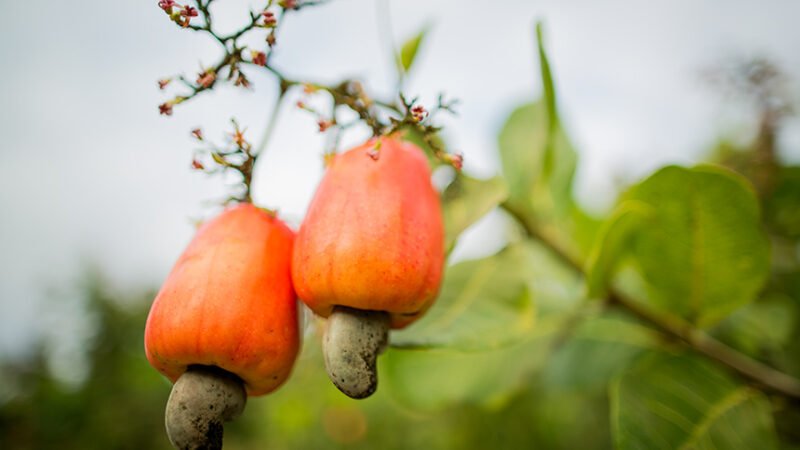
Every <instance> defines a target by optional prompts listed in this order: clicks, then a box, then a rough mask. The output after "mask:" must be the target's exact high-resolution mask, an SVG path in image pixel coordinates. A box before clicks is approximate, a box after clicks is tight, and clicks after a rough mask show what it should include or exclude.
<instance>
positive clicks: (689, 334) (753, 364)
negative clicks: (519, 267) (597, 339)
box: [500, 201, 800, 399]
mask: <svg viewBox="0 0 800 450" xmlns="http://www.w3.org/2000/svg"><path fill="white" fill-rule="evenodd" d="M500 206H501V207H502V208H503V209H504V210H505V211H506V212H508V213H509V214H510V215H511V216H512V217H513V218H514V219H516V221H517V222H518V223H519V224H520V225H521V226H522V227H523V228H524V229H525V232H526V233H527V234H528V235H529V236H531V237H533V238H534V239H536V240H538V241H540V242H541V243H543V244H544V245H546V246H547V247H549V248H550V250H551V251H552V252H553V253H554V254H555V255H556V256H557V257H558V258H559V259H560V260H561V261H562V262H564V263H565V264H566V265H567V266H569V267H570V268H572V269H573V270H575V271H576V272H578V273H580V274H581V275H584V276H585V275H586V270H585V269H584V267H583V264H582V263H581V261H580V259H579V258H577V257H576V256H575V255H572V254H571V253H569V252H567V251H566V250H565V249H563V248H562V247H561V246H560V245H559V244H557V243H556V242H555V240H554V239H552V238H550V237H548V236H546V235H544V234H543V233H542V232H541V230H540V229H539V228H538V227H537V226H536V224H535V223H534V222H533V221H532V220H530V219H528V218H527V217H526V216H525V215H524V214H523V213H522V211H521V210H520V208H519V207H518V206H517V205H515V204H514V203H511V202H508V201H506V202H503V203H502V204H501V205H500ZM607 301H608V303H609V304H611V305H617V306H619V307H621V308H622V309H625V310H626V311H628V312H629V313H631V314H633V315H634V316H636V317H638V318H639V319H642V320H643V321H645V322H647V323H649V324H651V325H653V326H655V327H656V328H658V329H659V330H661V331H663V332H665V333H666V334H668V335H669V336H671V337H673V338H675V339H677V340H679V341H682V342H683V343H684V344H686V345H687V346H688V347H689V348H691V349H693V350H694V351H696V352H698V353H702V354H703V355H705V356H708V357H709V358H711V359H713V360H715V361H717V362H719V363H721V364H723V365H725V366H727V367H728V368H729V369H731V370H733V371H734V372H736V373H738V374H739V375H741V376H743V377H745V378H748V379H750V380H752V381H754V382H756V383H757V384H759V385H761V386H763V387H765V388H767V389H769V390H771V391H773V392H776V393H779V394H782V395H785V396H787V397H791V398H793V399H800V380H798V379H797V378H794V377H792V376H790V375H787V374H785V373H783V372H781V371H779V370H776V369H774V368H772V367H770V366H768V365H766V364H763V363H761V362H759V361H756V360H755V359H753V358H750V357H749V356H747V355H745V354H743V353H741V352H739V351H737V350H735V349H733V348H731V347H729V346H727V345H725V344H724V343H722V342H720V341H718V340H716V339H714V338H713V337H712V336H710V335H709V334H708V333H706V332H705V331H703V330H701V329H699V328H697V327H695V326H693V325H692V324H690V323H688V322H686V321H685V320H683V319H682V318H680V317H677V316H673V315H670V314H665V313H663V312H656V311H653V310H652V309H650V308H648V307H647V306H645V305H643V304H642V303H641V302H639V301H636V300H635V299H632V298H630V297H628V296H627V295H625V294H623V293H622V292H620V291H619V290H617V289H614V288H613V287H610V288H609V290H608V298H607Z"/></svg>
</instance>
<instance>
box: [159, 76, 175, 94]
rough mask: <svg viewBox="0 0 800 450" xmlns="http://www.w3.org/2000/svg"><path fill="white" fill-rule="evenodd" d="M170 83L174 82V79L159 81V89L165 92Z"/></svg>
mask: <svg viewBox="0 0 800 450" xmlns="http://www.w3.org/2000/svg"><path fill="white" fill-rule="evenodd" d="M170 81H172V78H164V79H162V80H158V88H159V89H161V90H162V91H163V90H164V88H165V87H167V85H168V84H169V82H170Z"/></svg>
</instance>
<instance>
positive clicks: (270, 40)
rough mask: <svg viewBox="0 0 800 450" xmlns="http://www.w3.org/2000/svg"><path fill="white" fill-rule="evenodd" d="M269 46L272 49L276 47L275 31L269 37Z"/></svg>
mask: <svg viewBox="0 0 800 450" xmlns="http://www.w3.org/2000/svg"><path fill="white" fill-rule="evenodd" d="M267 44H268V45H269V46H270V47H272V46H274V45H275V30H273V31H270V33H269V34H268V35H267Z"/></svg>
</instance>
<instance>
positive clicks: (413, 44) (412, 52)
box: [400, 26, 430, 73]
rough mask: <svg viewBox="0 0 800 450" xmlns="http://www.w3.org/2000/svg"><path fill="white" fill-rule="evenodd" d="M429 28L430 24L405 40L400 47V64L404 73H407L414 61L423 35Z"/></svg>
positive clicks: (423, 37)
mask: <svg viewBox="0 0 800 450" xmlns="http://www.w3.org/2000/svg"><path fill="white" fill-rule="evenodd" d="M429 29H430V26H425V27H424V28H423V29H422V30H421V31H420V32H419V33H417V35H416V36H414V37H412V38H411V39H409V40H407V41H406V42H405V44H403V46H402V47H401V48H400V66H401V67H402V69H403V72H404V73H408V71H409V69H410V68H411V65H412V64H413V63H414V58H416V56H417V51H418V50H419V46H420V44H421V43H422V40H423V39H425V35H427V34H428V30H429Z"/></svg>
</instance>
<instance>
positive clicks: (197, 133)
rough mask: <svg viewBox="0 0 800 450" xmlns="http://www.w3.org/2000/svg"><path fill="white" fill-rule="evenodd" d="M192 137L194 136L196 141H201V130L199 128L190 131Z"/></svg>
mask: <svg viewBox="0 0 800 450" xmlns="http://www.w3.org/2000/svg"><path fill="white" fill-rule="evenodd" d="M192 136H194V137H195V139H197V140H198V141H202V140H203V130H201V129H200V128H195V129H194V130H192Z"/></svg>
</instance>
